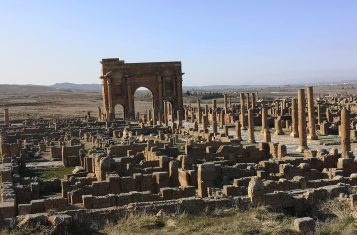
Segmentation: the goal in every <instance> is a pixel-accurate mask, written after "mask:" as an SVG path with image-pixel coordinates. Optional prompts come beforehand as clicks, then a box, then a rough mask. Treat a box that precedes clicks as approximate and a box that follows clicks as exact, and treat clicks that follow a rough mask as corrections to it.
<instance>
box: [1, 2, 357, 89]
mask: <svg viewBox="0 0 357 235" xmlns="http://www.w3.org/2000/svg"><path fill="white" fill-rule="evenodd" d="M1 6H2V7H1V9H0V26H1V28H2V32H4V33H3V34H4V35H2V37H0V45H1V46H0V52H1V53H0V64H1V67H0V68H1V73H0V84H33V85H52V84H55V83H64V82H70V83H77V84H93V83H94V84H98V83H100V79H99V76H100V70H101V64H100V63H99V61H100V60H101V59H102V58H120V59H122V60H125V61H126V62H129V63H130V62H149V61H181V62H182V69H183V72H184V73H185V75H184V82H183V85H184V86H210V85H282V84H289V83H291V84H296V83H307V82H310V83H311V82H338V81H345V80H356V79H357V66H356V63H355V61H357V29H356V27H355V25H356V23H357V14H355V9H357V2H356V1H352V0H351V1H348V0H346V1H342V2H339V1H332V0H324V1H323V0H316V1H307V0H305V1H282V0H274V1H264V2H263V1H258V0H251V1H233V0H226V1H219V2H217V1H203V0H202V1H194V2H193V1H177V2H172V1H171V2H168V1H164V0H157V1H138V0H134V1H99V0H94V1H90V2H89V1H61V2H55V1H40V0H34V1H28V2H27V1H17V0H14V1H11V2H10V1H4V2H1Z"/></svg>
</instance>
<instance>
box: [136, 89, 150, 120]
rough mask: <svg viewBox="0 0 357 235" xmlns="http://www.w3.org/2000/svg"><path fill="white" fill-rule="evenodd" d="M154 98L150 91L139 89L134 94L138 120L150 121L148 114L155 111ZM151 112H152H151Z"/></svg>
mask: <svg viewBox="0 0 357 235" xmlns="http://www.w3.org/2000/svg"><path fill="white" fill-rule="evenodd" d="M154 105H155V104H154V96H153V93H152V91H151V90H150V89H148V88H146V87H139V88H137V89H136V90H135V92H134V110H135V118H136V119H143V120H144V119H145V118H144V115H146V119H148V118H149V117H148V113H149V112H152V111H153V109H154ZM149 110H151V111H149Z"/></svg>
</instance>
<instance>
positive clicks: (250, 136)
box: [248, 109, 256, 144]
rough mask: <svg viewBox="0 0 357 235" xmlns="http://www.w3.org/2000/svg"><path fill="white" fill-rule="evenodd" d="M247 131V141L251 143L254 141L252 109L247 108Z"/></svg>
mask: <svg viewBox="0 0 357 235" xmlns="http://www.w3.org/2000/svg"><path fill="white" fill-rule="evenodd" d="M248 131H249V140H248V141H249V143H251V144H253V143H256V142H255V137H254V122H253V111H252V109H248Z"/></svg>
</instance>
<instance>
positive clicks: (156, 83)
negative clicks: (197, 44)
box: [101, 59, 183, 120]
mask: <svg viewBox="0 0 357 235" xmlns="http://www.w3.org/2000/svg"><path fill="white" fill-rule="evenodd" d="M101 63H102V74H103V75H102V76H101V79H102V84H103V85H102V87H103V90H102V91H103V106H104V109H103V110H106V112H107V116H108V117H109V120H110V119H113V117H114V116H115V115H113V110H114V107H115V105H117V104H121V105H123V106H124V110H125V117H126V118H135V106H134V94H135V91H136V90H137V89H138V88H139V87H145V88H147V89H148V90H150V91H151V93H152V96H153V106H154V115H158V114H160V115H162V114H163V113H164V102H163V101H164V100H165V101H169V102H170V103H171V104H172V113H173V115H174V116H175V115H176V113H177V111H178V110H183V101H182V75H183V73H182V71H181V62H152V63H125V62H124V61H122V60H119V59H103V60H102V61H101Z"/></svg>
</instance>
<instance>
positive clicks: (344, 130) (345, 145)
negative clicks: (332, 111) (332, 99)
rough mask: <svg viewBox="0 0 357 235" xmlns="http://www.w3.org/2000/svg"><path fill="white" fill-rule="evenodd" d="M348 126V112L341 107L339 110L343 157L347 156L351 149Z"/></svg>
mask: <svg viewBox="0 0 357 235" xmlns="http://www.w3.org/2000/svg"><path fill="white" fill-rule="evenodd" d="M350 128H351V127H350V112H349V111H348V110H347V109H346V108H343V109H342V111H341V152H342V157H343V158H348V152H349V151H351V142H350Z"/></svg>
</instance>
